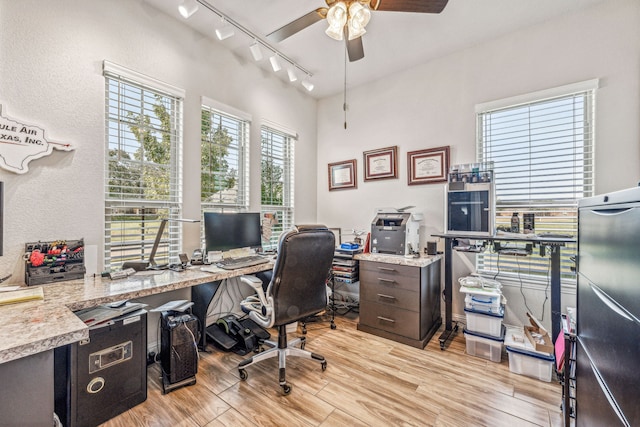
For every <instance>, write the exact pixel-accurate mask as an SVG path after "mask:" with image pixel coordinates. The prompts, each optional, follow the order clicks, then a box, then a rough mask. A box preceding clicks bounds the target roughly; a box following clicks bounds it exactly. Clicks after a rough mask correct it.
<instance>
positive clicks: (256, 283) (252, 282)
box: [240, 276, 262, 291]
mask: <svg viewBox="0 0 640 427" xmlns="http://www.w3.org/2000/svg"><path fill="white" fill-rule="evenodd" d="M240 280H241V281H242V282H244V283H246V284H247V285H249V286H251V287H252V288H254V289H255V290H256V291H258V288H260V289H262V280H260V279H258V278H257V277H256V276H240Z"/></svg>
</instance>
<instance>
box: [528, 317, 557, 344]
mask: <svg viewBox="0 0 640 427" xmlns="http://www.w3.org/2000/svg"><path fill="white" fill-rule="evenodd" d="M527 317H528V318H529V323H531V326H525V327H524V334H525V335H526V336H527V338H528V339H529V342H531V344H532V345H533V348H534V349H535V350H536V351H540V352H544V353H549V354H553V343H552V342H551V337H550V336H549V332H547V330H546V329H545V328H544V327H543V326H542V324H541V323H540V322H539V321H538V319H536V318H535V317H533V316H532V315H531V314H529V313H527Z"/></svg>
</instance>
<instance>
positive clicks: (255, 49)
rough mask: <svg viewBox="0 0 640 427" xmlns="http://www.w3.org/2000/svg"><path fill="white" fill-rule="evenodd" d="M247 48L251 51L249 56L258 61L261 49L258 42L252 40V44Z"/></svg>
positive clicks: (260, 57) (260, 56)
mask: <svg viewBox="0 0 640 427" xmlns="http://www.w3.org/2000/svg"><path fill="white" fill-rule="evenodd" d="M249 50H250V51H251V56H253V60H254V61H256V62H257V61H260V60H261V59H262V49H260V44H258V42H257V41H255V40H254V42H253V44H252V45H251V46H249Z"/></svg>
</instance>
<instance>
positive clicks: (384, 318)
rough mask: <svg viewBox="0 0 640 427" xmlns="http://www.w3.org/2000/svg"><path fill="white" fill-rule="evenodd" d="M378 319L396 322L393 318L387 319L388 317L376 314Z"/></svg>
mask: <svg viewBox="0 0 640 427" xmlns="http://www.w3.org/2000/svg"><path fill="white" fill-rule="evenodd" d="M378 319H379V320H384V321H385V322H391V323H396V321H395V320H393V319H389V318H388V317H382V316H378Z"/></svg>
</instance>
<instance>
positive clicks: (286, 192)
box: [260, 121, 298, 250]
mask: <svg viewBox="0 0 640 427" xmlns="http://www.w3.org/2000/svg"><path fill="white" fill-rule="evenodd" d="M274 139H275V140H277V141H274ZM297 139H298V135H297V133H296V132H295V131H292V130H290V129H287V128H285V127H283V126H281V125H277V124H274V123H271V122H267V121H263V123H262V125H261V127H260V212H261V216H262V224H263V244H262V246H263V249H264V250H272V249H276V248H277V245H278V238H279V236H280V234H281V233H282V232H283V231H286V230H289V229H291V228H292V227H293V226H294V225H295V203H294V194H295V191H294V190H295V142H296V141H297ZM274 143H275V146H274ZM265 161H267V162H270V164H271V165H273V163H274V162H275V161H277V162H281V165H282V169H283V170H282V179H281V180H279V181H281V183H282V203H281V204H274V203H265V201H266V200H265V191H266V190H265V189H264V185H265V182H264V180H265V175H264V174H265ZM271 197H272V199H271V202H273V194H272V195H271ZM265 237H266V238H265Z"/></svg>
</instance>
